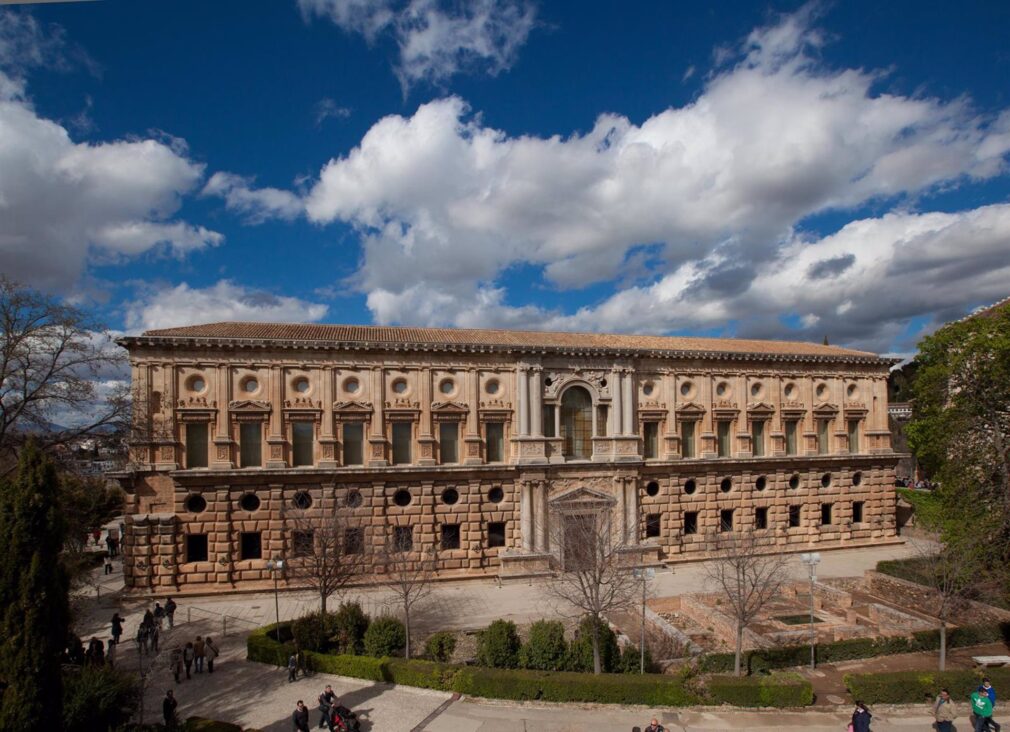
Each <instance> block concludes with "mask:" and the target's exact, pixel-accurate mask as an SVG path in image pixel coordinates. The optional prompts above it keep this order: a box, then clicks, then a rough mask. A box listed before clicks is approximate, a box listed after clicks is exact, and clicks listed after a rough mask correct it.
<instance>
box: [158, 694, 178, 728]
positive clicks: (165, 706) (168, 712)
mask: <svg viewBox="0 0 1010 732" xmlns="http://www.w3.org/2000/svg"><path fill="white" fill-rule="evenodd" d="M177 706H179V702H177V701H176V700H175V694H173V693H172V690H171V689H169V690H168V691H166V692H165V699H164V701H162V702H161V716H162V717H164V718H165V726H166V727H167V728H168V729H175V722H176V719H175V708H176V707H177Z"/></svg>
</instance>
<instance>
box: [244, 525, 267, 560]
mask: <svg viewBox="0 0 1010 732" xmlns="http://www.w3.org/2000/svg"><path fill="white" fill-rule="evenodd" d="M238 558H239V559H262V558H263V535H262V534H260V532H258V531H243V532H242V534H241V536H240V540H239V555H238Z"/></svg>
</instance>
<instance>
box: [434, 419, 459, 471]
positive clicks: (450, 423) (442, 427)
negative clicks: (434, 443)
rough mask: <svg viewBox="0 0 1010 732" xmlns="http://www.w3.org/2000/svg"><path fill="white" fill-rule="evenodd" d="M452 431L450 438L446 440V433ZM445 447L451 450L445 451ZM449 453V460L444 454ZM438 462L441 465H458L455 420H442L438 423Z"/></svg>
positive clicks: (456, 423)
mask: <svg viewBox="0 0 1010 732" xmlns="http://www.w3.org/2000/svg"><path fill="white" fill-rule="evenodd" d="M450 428H451V429H452V438H451V439H450V440H447V439H446V433H447V431H448V430H449V429H450ZM447 445H451V446H452V449H451V451H450V450H447V449H446V448H447ZM447 452H451V455H450V457H451V459H448V458H447V457H446V453H447ZM438 462H439V463H440V464H441V465H456V464H458V463H459V422H457V421H456V420H444V421H440V422H439V423H438Z"/></svg>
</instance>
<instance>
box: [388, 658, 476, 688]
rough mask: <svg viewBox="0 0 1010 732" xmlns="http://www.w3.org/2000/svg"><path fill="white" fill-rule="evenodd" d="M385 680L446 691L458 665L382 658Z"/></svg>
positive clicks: (450, 685)
mask: <svg viewBox="0 0 1010 732" xmlns="http://www.w3.org/2000/svg"><path fill="white" fill-rule="evenodd" d="M384 660H385V663H384V665H383V670H384V672H385V676H386V678H385V680H386V681H389V682H390V683H393V684H403V685H405V686H420V687H421V688H424V689H438V690H440V691H447V690H449V689H451V688H452V682H453V679H454V678H455V676H456V672H457V671H458V670H459V669H460V667H459V666H453V665H450V664H447V663H435V662H433V661H419V660H417V659H413V658H411V659H404V658H389V659H384Z"/></svg>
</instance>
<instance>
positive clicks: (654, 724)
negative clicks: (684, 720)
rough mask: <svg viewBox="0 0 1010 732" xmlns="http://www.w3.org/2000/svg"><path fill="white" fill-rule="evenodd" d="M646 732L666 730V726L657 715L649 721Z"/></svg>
mask: <svg viewBox="0 0 1010 732" xmlns="http://www.w3.org/2000/svg"><path fill="white" fill-rule="evenodd" d="M645 732H666V727H664V726H663V725H661V724H660V723H659V720H658V719H656V718H655V717H653V718H652V721H651V722H649V726H648V727H646V728H645Z"/></svg>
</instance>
